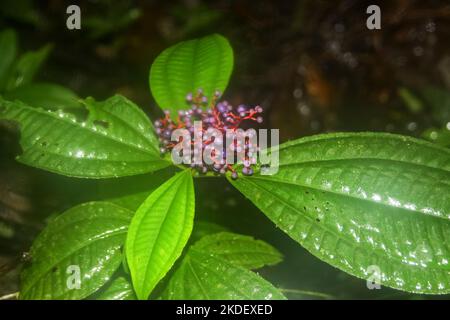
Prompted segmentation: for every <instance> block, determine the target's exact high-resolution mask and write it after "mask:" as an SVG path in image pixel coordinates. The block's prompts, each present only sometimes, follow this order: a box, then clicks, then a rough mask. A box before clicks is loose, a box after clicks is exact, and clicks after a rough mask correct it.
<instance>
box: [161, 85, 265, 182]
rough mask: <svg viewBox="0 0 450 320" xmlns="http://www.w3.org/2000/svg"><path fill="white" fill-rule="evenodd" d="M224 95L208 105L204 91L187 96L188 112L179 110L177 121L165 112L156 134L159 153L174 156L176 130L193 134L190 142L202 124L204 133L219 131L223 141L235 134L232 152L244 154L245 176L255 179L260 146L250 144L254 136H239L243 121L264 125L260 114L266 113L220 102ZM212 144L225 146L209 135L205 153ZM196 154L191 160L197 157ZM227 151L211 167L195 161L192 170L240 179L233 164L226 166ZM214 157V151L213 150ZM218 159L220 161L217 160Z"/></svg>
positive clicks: (255, 108)
mask: <svg viewBox="0 0 450 320" xmlns="http://www.w3.org/2000/svg"><path fill="white" fill-rule="evenodd" d="M220 96H221V93H220V92H219V91H216V92H215V93H214V95H213V97H212V98H211V100H210V101H208V98H207V97H206V96H205V95H204V94H203V91H202V90H201V89H199V90H198V91H197V93H196V94H192V93H189V94H187V96H186V101H187V103H188V104H189V105H190V108H189V109H187V110H179V111H178V114H177V116H176V119H173V118H172V117H171V115H170V111H164V118H161V119H158V120H156V121H155V123H154V124H155V128H156V133H157V134H158V136H159V141H160V152H161V153H162V154H165V153H167V152H171V151H172V149H173V148H174V147H175V146H176V145H177V144H178V143H179V142H174V141H171V136H172V132H173V131H174V130H176V129H187V130H188V131H189V132H190V134H191V141H193V138H194V122H195V121H201V123H202V128H201V130H202V132H203V133H205V132H208V131H209V130H211V129H216V130H219V131H220V132H221V134H222V136H223V137H225V136H226V133H227V131H230V130H231V131H232V132H235V134H236V136H237V139H235V140H234V141H233V143H232V144H231V146H230V148H229V149H230V150H231V151H232V152H236V153H240V154H243V161H242V163H243V167H242V174H243V175H252V174H253V168H252V166H253V165H255V164H256V152H257V151H258V146H253V145H252V143H251V139H250V138H251V133H250V134H248V133H247V136H246V137H244V138H243V139H240V138H242V137H240V136H239V135H240V134H242V130H238V129H241V125H242V124H243V122H244V121H253V122H257V123H261V122H262V121H263V118H262V117H261V115H260V114H261V113H262V112H263V109H262V108H261V107H260V106H256V107H254V108H249V107H247V106H245V105H239V106H238V107H237V108H234V107H233V106H232V105H230V104H229V103H228V102H227V101H221V102H218V99H219V98H220ZM240 141H244V143H243V145H240V144H241V143H240ZM211 144H217V145H220V146H222V145H225V142H224V141H222V142H220V143H218V142H217V141H216V142H214V137H211V138H208V137H207V135H203V143H202V152H203V151H204V150H205V148H206V147H208V146H211ZM195 151H196V150H194V153H191V154H193V156H192V157H194V155H195ZM226 152H227V150H222V152H220V154H219V156H218V157H214V158H215V160H214V162H213V163H212V164H207V163H205V162H204V161H202V163H201V164H195V163H194V161H193V159H191V160H192V161H190V162H191V164H190V166H191V167H192V168H195V169H197V170H198V171H199V172H200V173H202V174H206V173H207V172H209V171H211V172H214V173H216V174H221V175H224V174H225V173H227V172H231V178H232V179H237V177H238V173H237V172H236V170H235V169H234V168H233V166H232V165H231V164H228V163H227V162H226V159H227V153H226ZM213 155H214V150H213ZM217 158H219V159H217Z"/></svg>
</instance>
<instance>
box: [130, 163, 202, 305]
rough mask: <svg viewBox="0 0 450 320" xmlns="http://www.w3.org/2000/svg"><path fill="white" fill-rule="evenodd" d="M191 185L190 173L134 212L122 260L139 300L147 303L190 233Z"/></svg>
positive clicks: (179, 176) (158, 191) (162, 188)
mask: <svg viewBox="0 0 450 320" xmlns="http://www.w3.org/2000/svg"><path fill="white" fill-rule="evenodd" d="M194 207H195V199H194V185H193V178H192V174H191V171H190V170H185V171H182V172H180V173H178V174H176V175H175V176H174V177H173V178H171V179H170V180H168V181H167V182H165V183H164V184H163V185H162V186H160V187H159V188H158V189H156V190H155V191H153V192H152V193H151V194H150V196H149V197H148V198H147V199H146V200H145V201H144V203H142V205H141V206H140V207H139V209H138V210H137V211H136V215H135V216H134V218H133V220H132V222H131V224H130V229H129V232H128V236H127V242H126V256H127V262H128V267H129V269H130V272H131V277H132V280H133V286H134V289H135V291H136V294H137V296H138V298H139V299H147V298H148V296H149V295H150V293H151V292H152V290H153V289H154V288H155V286H156V284H157V283H158V282H159V281H160V280H161V279H162V278H163V277H164V276H165V275H166V273H167V272H168V271H169V270H170V268H171V267H172V266H173V264H174V263H175V261H176V260H177V259H178V257H179V256H180V255H181V252H182V251H183V248H184V246H185V245H186V243H187V241H188V239H189V236H190V234H191V231H192V226H193V220H194Z"/></svg>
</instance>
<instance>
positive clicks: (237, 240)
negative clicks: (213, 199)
mask: <svg viewBox="0 0 450 320" xmlns="http://www.w3.org/2000/svg"><path fill="white" fill-rule="evenodd" d="M195 248H196V249H198V250H201V251H203V252H206V253H210V254H212V255H214V256H216V257H220V258H222V259H223V260H225V261H227V262H229V263H231V264H233V265H238V266H242V267H245V268H248V269H258V268H261V267H263V266H265V265H274V264H277V263H279V262H281V260H282V255H281V253H280V252H278V250H277V249H275V248H274V247H272V246H271V245H269V244H267V243H266V242H264V241H261V240H256V239H254V238H252V237H250V236H244V235H240V234H236V233H231V232H220V233H215V234H212V235H209V236H205V237H203V238H202V239H200V240H199V241H197V242H196V243H195Z"/></svg>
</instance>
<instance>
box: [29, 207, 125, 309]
mask: <svg viewBox="0 0 450 320" xmlns="http://www.w3.org/2000/svg"><path fill="white" fill-rule="evenodd" d="M132 215H133V213H132V212H131V211H129V210H127V209H124V208H121V207H119V206H116V205H114V204H111V203H107V202H89V203H85V204H81V205H78V206H76V207H73V208H71V209H69V210H68V211H66V212H64V213H63V214H62V215H60V216H57V217H56V218H54V219H53V220H51V221H50V222H49V224H48V226H47V227H46V228H45V229H44V231H43V232H42V233H41V234H40V235H39V236H38V237H37V238H36V240H35V241H34V243H33V246H32V247H31V250H30V255H31V264H30V265H29V266H27V267H26V268H25V269H24V270H23V271H22V274H21V289H20V298H21V299H26V300H28V299H82V298H84V297H87V296H89V295H90V294H92V293H94V292H95V291H97V290H98V289H99V288H101V287H102V286H103V285H104V284H105V283H106V282H107V281H108V280H109V278H110V277H111V276H112V274H113V273H114V272H115V271H116V270H117V268H118V267H119V266H120V263H121V261H122V252H121V248H122V246H123V244H124V242H125V238H126V232H127V227H128V224H129V222H130V220H131V217H132ZM76 267H78V268H79V271H80V282H79V289H77V288H76V287H74V286H73V285H75V284H76V280H75V279H76V277H75V276H76V275H75V273H74V272H76V270H75V268H76ZM71 268H73V269H71ZM71 277H72V278H71ZM68 284H69V285H68Z"/></svg>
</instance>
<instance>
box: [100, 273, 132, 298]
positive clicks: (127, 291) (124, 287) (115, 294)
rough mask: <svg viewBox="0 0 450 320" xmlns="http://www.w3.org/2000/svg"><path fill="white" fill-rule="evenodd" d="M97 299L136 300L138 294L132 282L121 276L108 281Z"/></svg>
mask: <svg viewBox="0 0 450 320" xmlns="http://www.w3.org/2000/svg"><path fill="white" fill-rule="evenodd" d="M96 300H136V296H135V294H134V291H133V286H132V285H131V282H130V281H128V279H126V278H125V277H122V276H121V277H117V278H116V279H114V280H112V281H111V283H108V284H107V285H106V288H104V290H103V291H102V292H101V293H100V295H99V296H98V297H97V298H96Z"/></svg>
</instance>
